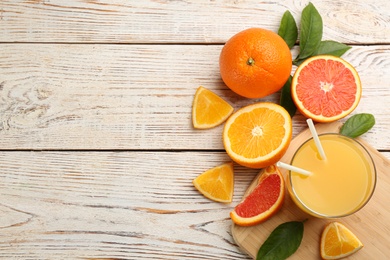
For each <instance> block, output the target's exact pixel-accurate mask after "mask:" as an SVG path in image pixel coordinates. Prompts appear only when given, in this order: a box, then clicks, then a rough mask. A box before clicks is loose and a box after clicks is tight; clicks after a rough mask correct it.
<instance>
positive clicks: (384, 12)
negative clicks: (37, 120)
mask: <svg viewBox="0 0 390 260" xmlns="http://www.w3.org/2000/svg"><path fill="white" fill-rule="evenodd" d="M309 2H310V1H309V0H300V1H296V0H288V1H268V2H266V1H258V0H246V1H237V0H235V1H233V0H214V1H210V0H196V1H195V0H192V1H165V0H164V1H153V0H142V1H139V0H130V1H127V0H100V1H95V0H91V1H83V0H67V1H64V0H30V1H14V0H2V1H1V2H0V24H1V29H2V33H1V34H0V41H2V42H88V43H95V42H107V43H112V42H116V43H119V42H120V43H156V42H158V43H174V42H178V43H215V42H217V43H222V42H225V41H226V40H227V39H228V38H230V37H231V36H232V35H233V34H235V33H237V32H239V31H241V30H243V29H246V28H249V27H263V28H268V29H270V30H273V31H275V32H276V31H277V30H278V26H279V23H280V19H281V17H282V15H283V13H284V12H285V11H286V10H289V11H290V12H291V13H292V14H293V16H294V17H295V19H296V20H297V22H298V23H299V21H300V17H301V12H302V10H303V8H304V7H305V6H306V5H307V4H308V3H309ZM311 2H313V4H314V5H315V6H316V7H317V9H318V10H319V12H320V14H321V16H322V17H323V21H324V39H332V40H336V41H341V42H346V43H374V44H376V43H389V38H388V37H387V36H388V35H389V34H390V14H389V12H388V10H390V3H389V1H388V0H377V1H366V0H356V1H349V0H348V1H336V2H335V1H333V0H326V1H323V0H312V1H311Z"/></svg>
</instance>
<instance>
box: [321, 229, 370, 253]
mask: <svg viewBox="0 0 390 260" xmlns="http://www.w3.org/2000/svg"><path fill="white" fill-rule="evenodd" d="M361 248H363V244H362V242H360V240H359V239H358V238H357V237H356V235H355V234H353V233H352V231H351V230H349V229H348V228H347V227H346V226H344V225H343V224H341V223H339V222H331V223H329V224H328V225H327V226H326V227H325V229H324V231H323V232H322V236H321V257H322V258H323V259H341V258H344V257H346V256H349V255H351V254H354V253H356V252H357V251H358V250H360V249H361Z"/></svg>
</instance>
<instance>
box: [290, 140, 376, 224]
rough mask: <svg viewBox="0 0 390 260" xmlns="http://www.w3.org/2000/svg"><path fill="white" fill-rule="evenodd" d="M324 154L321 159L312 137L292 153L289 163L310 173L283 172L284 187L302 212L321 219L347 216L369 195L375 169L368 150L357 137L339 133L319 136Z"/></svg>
mask: <svg viewBox="0 0 390 260" xmlns="http://www.w3.org/2000/svg"><path fill="white" fill-rule="evenodd" d="M319 139H320V142H321V145H322V147H323V149H324V152H325V154H326V157H327V158H326V159H325V160H322V159H321V156H320V154H319V152H318V150H317V147H316V145H315V142H314V140H313V138H311V139H309V140H307V141H306V142H305V143H303V144H302V145H301V146H300V147H299V148H298V150H297V151H296V152H295V154H294V156H293V158H292V160H291V165H293V166H295V167H298V168H301V169H305V170H307V171H310V172H311V175H309V176H304V175H302V174H299V173H296V172H294V171H289V174H288V175H287V188H288V191H289V193H290V195H291V197H292V199H293V201H294V202H295V204H297V205H298V207H300V208H301V209H302V210H303V211H305V212H306V213H308V214H310V215H312V216H315V217H322V218H339V217H344V216H348V215H350V214H353V213H355V212H356V211H358V210H359V209H361V208H362V207H363V206H364V205H365V204H366V203H367V202H368V201H369V200H370V198H371V196H372V194H373V192H374V190H375V185H376V169H375V164H374V161H373V160H372V158H371V156H370V153H369V152H368V151H367V150H366V149H365V148H364V146H363V145H361V144H360V143H359V142H358V141H357V140H355V139H352V138H349V137H346V136H343V135H340V134H322V135H319Z"/></svg>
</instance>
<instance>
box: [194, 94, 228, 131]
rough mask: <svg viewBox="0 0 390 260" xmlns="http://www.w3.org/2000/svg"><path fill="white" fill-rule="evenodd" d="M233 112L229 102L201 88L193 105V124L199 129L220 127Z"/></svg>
mask: <svg viewBox="0 0 390 260" xmlns="http://www.w3.org/2000/svg"><path fill="white" fill-rule="evenodd" d="M233 110H234V109H233V107H232V106H231V105H230V104H229V103H228V102H226V101H225V100H224V99H222V98H221V97H220V96H218V95H217V94H215V93H214V92H212V91H211V90H208V89H206V88H204V87H202V86H201V87H199V88H198V89H197V91H196V93H195V97H194V101H193V105H192V124H193V126H194V127H195V128H197V129H209V128H212V127H215V126H218V125H220V124H222V123H223V122H225V120H226V119H227V118H228V117H229V116H230V115H231V114H232V113H233Z"/></svg>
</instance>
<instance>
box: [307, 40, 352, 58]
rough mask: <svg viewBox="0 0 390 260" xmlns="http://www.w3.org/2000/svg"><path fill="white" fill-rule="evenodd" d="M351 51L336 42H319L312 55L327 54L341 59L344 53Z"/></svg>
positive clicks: (346, 46) (348, 47)
mask: <svg viewBox="0 0 390 260" xmlns="http://www.w3.org/2000/svg"><path fill="white" fill-rule="evenodd" d="M349 49H351V47H350V46H348V45H345V44H343V43H340V42H336V41H321V43H320V46H319V47H318V49H317V51H316V52H315V53H314V55H320V54H329V55H333V56H337V57H341V56H342V55H343V54H344V53H345V52H346V51H348V50H349Z"/></svg>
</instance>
